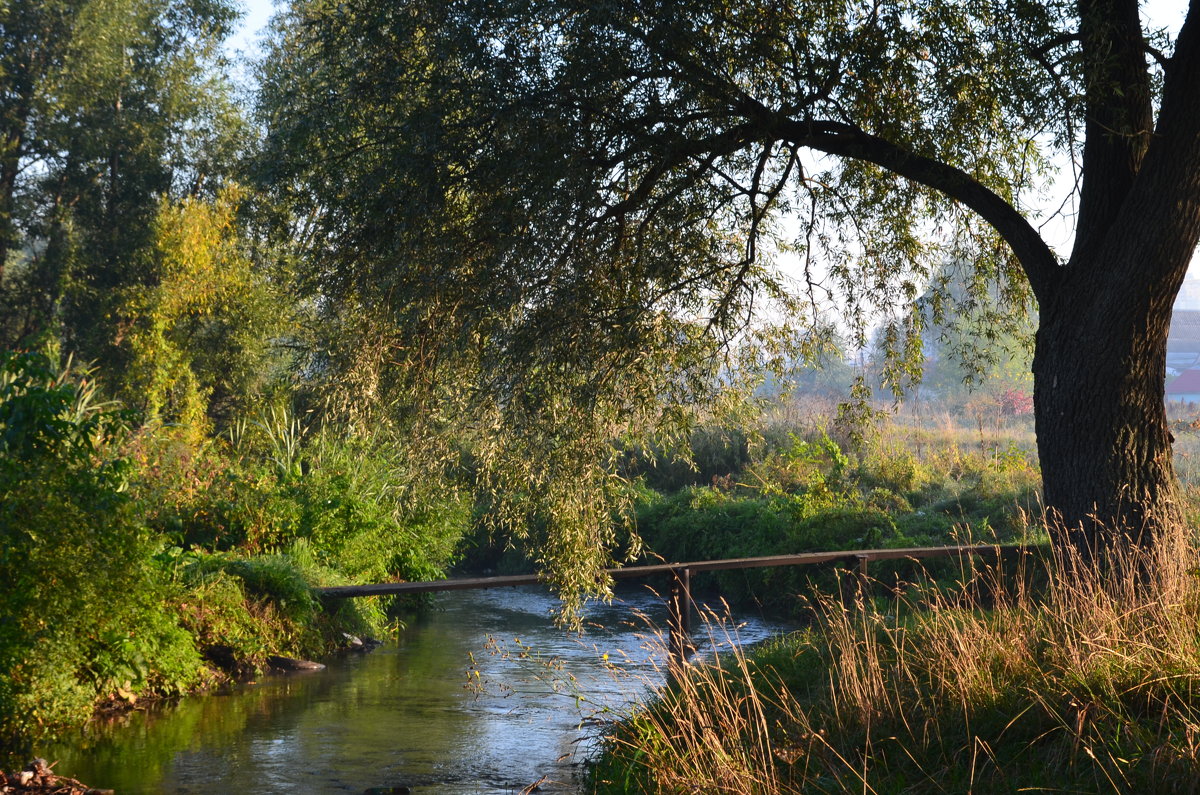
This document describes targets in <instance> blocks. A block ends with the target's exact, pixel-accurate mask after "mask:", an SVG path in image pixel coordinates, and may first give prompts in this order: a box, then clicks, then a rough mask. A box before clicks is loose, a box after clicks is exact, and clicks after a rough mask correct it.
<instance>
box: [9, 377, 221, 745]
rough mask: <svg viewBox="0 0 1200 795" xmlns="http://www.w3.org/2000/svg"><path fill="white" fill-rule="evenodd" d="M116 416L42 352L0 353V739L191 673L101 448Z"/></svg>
mask: <svg viewBox="0 0 1200 795" xmlns="http://www.w3.org/2000/svg"><path fill="white" fill-rule="evenodd" d="M121 419H122V417H121V416H120V415H119V414H117V413H115V412H114V411H112V410H111V407H109V406H105V405H102V404H99V403H97V402H96V400H95V391H94V387H93V386H91V385H90V384H89V383H88V382H86V381H85V380H82V379H76V378H74V377H73V376H72V374H71V373H70V372H69V370H68V371H62V370H59V369H58V368H56V367H54V366H53V364H52V363H51V362H50V360H49V359H48V358H47V357H45V356H43V355H40V354H3V355H0V582H3V583H4V588H3V589H0V740H4V741H7V742H10V743H11V742H16V741H18V740H19V739H20V738H22V737H27V736H30V735H32V734H38V733H47V732H53V731H55V730H57V729H59V728H61V727H64V726H67V725H71V724H76V723H79V722H82V720H84V719H86V717H87V716H88V714H90V710H91V706H92V704H93V702H94V700H95V699H96V698H97V697H98V696H103V695H106V694H113V693H117V692H118V691H123V693H124V696H123V697H127V698H130V699H132V698H136V697H137V696H138V695H139V694H140V693H144V692H147V691H150V690H152V689H159V690H161V689H180V688H185V687H188V686H190V685H191V684H192V683H193V682H194V681H195V680H196V678H197V676H198V673H199V665H198V662H199V659H198V657H197V655H196V651H195V648H194V647H193V646H192V645H191V643H190V639H189V638H188V637H187V636H186V635H185V634H183V633H181V632H179V631H178V627H177V625H175V624H173V623H172V622H171V621H170V619H165V618H163V617H162V616H160V615H159V608H160V604H161V598H162V595H163V591H162V587H163V586H162V583H161V581H160V579H159V578H158V577H157V576H156V570H155V567H154V566H153V565H152V563H151V553H152V551H153V544H152V541H151V539H149V538H148V536H147V534H146V533H145V531H144V528H143V527H142V526H141V525H140V524H139V523H138V521H137V512H136V506H135V504H134V502H133V500H132V499H131V497H130V495H129V493H128V491H127V489H126V475H127V473H128V471H129V466H128V462H127V461H125V460H123V459H121V458H120V457H117V456H114V455H113V453H112V450H113V447H112V445H111V444H110V440H111V438H112V436H113V435H114V434H115V433H116V432H117V431H118V430H119V427H120V421H121Z"/></svg>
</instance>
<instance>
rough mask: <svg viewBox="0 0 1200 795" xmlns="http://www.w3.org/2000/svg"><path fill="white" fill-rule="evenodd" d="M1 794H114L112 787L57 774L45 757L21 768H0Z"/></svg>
mask: <svg viewBox="0 0 1200 795" xmlns="http://www.w3.org/2000/svg"><path fill="white" fill-rule="evenodd" d="M0 795H114V793H113V790H111V789H96V788H94V787H89V786H87V785H86V784H84V783H82V782H80V781H76V780H75V779H73V778H69V777H67V776H60V775H57V774H56V773H55V772H54V771H53V770H51V769H50V766H49V765H48V764H46V760H45V759H41V758H38V759H34V760H33V761H32V762H30V763H29V764H28V765H26V766H25V767H24V768H22V769H21V770H18V771H16V772H14V773H5V772H4V771H3V770H0Z"/></svg>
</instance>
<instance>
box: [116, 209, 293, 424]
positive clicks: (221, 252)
mask: <svg viewBox="0 0 1200 795" xmlns="http://www.w3.org/2000/svg"><path fill="white" fill-rule="evenodd" d="M238 200H239V191H238V189H237V188H236V187H232V186H231V187H227V188H225V189H223V190H222V191H221V192H219V193H218V194H217V196H216V197H215V198H213V199H212V200H211V201H204V200H201V199H197V198H187V199H184V200H183V201H182V202H180V203H172V202H169V201H167V200H165V199H164V200H163V202H162V204H161V205H160V207H159V209H158V214H157V217H156V223H155V225H154V238H153V248H152V249H151V251H149V252H147V254H146V255H145V256H146V260H147V266H146V271H147V273H146V274H145V282H146V283H143V284H137V285H132V286H129V287H127V288H126V289H125V290H124V291H123V292H122V298H121V300H120V302H119V305H118V306H117V308H116V309H115V314H116V316H117V318H118V321H117V322H118V327H119V331H118V334H117V338H116V340H115V343H116V344H118V345H119V346H120V347H121V349H122V351H124V352H125V358H126V364H125V367H124V371H123V372H122V373H120V378H119V382H118V383H119V394H120V395H121V397H122V398H123V399H124V400H125V402H126V403H127V404H128V405H130V406H133V407H136V408H137V409H138V410H139V411H140V412H141V413H142V415H143V417H144V421H146V422H149V423H154V422H167V423H172V424H176V425H179V426H182V427H183V428H186V429H188V430H189V431H190V432H191V434H192V437H193V439H192V441H193V443H198V442H199V440H200V439H202V438H203V437H204V436H205V435H206V431H207V428H208V425H209V423H210V422H211V421H213V420H214V419H215V420H219V421H223V422H222V424H228V423H229V422H230V421H231V420H232V418H233V417H234V416H238V415H242V414H245V413H247V412H249V411H250V410H252V409H253V408H255V407H256V404H258V403H260V401H261V399H262V398H261V394H262V392H263V391H264V388H265V387H266V386H268V382H269V379H270V376H271V371H272V369H273V367H272V364H273V362H272V360H271V345H272V341H273V340H275V339H278V338H279V337H281V336H282V333H283V331H284V330H285V325H284V320H285V318H284V317H283V316H282V315H283V311H285V310H281V307H286V303H285V302H283V301H282V300H281V296H279V295H278V294H277V292H278V291H277V290H275V289H274V288H272V286H271V285H270V284H269V283H268V282H267V281H266V279H265V278H263V276H262V275H261V274H259V273H256V272H255V271H254V269H253V268H252V267H251V264H250V261H249V259H248V258H247V256H246V254H245V252H244V251H242V250H241V243H242V241H240V240H239V231H238V229H237V223H236V218H235V213H236V210H237V203H238Z"/></svg>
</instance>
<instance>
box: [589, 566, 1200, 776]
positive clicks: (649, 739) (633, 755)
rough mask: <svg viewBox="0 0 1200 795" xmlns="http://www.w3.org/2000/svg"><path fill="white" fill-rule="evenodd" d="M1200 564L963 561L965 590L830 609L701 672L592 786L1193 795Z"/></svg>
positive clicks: (616, 745)
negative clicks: (989, 564) (1004, 566)
mask: <svg viewBox="0 0 1200 795" xmlns="http://www.w3.org/2000/svg"><path fill="white" fill-rule="evenodd" d="M1194 559H1195V556H1194V554H1193V550H1192V549H1191V548H1190V547H1186V546H1183V545H1181V544H1179V543H1169V544H1162V545H1160V546H1159V547H1158V548H1156V549H1154V550H1150V551H1124V552H1122V553H1120V554H1119V555H1112V556H1109V558H1108V559H1107V560H1105V561H1102V562H1094V563H1087V562H1084V561H1081V560H1079V559H1078V558H1066V559H1064V558H1061V557H1059V558H1056V559H1048V560H1043V559H1036V558H1032V557H1030V558H1027V559H1025V560H1024V561H1022V562H1020V563H1018V564H1015V568H1012V569H1010V570H1009V571H1001V570H999V569H996V568H985V569H979V570H972V569H969V568H967V567H966V566H964V570H963V576H962V578H961V581H960V582H959V583H958V585H957V586H956V587H954V588H950V589H939V588H936V587H934V586H933V585H932V584H928V583H914V584H911V585H910V587H908V588H907V589H905V591H904V593H902V594H901V595H899V596H896V597H895V598H888V599H878V600H874V601H871V602H868V603H866V604H859V605H856V606H854V607H851V608H847V607H845V606H843V605H842V604H841V603H839V602H837V601H834V600H832V599H818V600H816V602H815V603H814V615H815V616H816V618H815V620H814V622H813V625H812V626H811V627H810V628H809V629H807V630H805V631H803V632H800V633H797V634H795V635H792V636H788V637H786V638H780V639H778V640H776V641H774V642H772V643H770V644H767V645H766V646H765V647H764V648H761V649H759V650H757V651H756V652H754V653H753V654H746V653H745V652H743V651H742V650H741V649H740V648H739V647H738V646H736V644H735V645H733V647H732V648H731V649H729V650H728V651H725V652H723V653H720V654H718V655H716V656H715V657H714V658H710V659H708V660H706V661H702V662H696V663H694V664H692V665H690V666H688V667H687V668H686V669H685V670H684V672H683V674H682V676H681V677H680V679H679V681H678V683H677V684H676V685H675V686H673V687H671V688H670V689H667V690H664V691H662V692H660V693H659V694H658V696H657V698H656V699H655V700H653V701H651V702H649V703H644V704H642V705H640V706H639V707H638V708H636V709H635V710H634V711H632V713H631V714H629V715H628V716H626V718H625V719H624V720H623V721H622V722H621V723H620V724H618V725H617V726H615V727H614V729H613V731H612V732H610V734H609V735H608V737H607V739H606V741H605V747H604V749H603V753H602V754H601V756H600V758H599V759H598V760H597V762H596V763H595V764H594V766H593V769H592V776H591V781H592V786H593V789H594V790H595V791H597V792H660V793H701V792H703V793H710V792H711V793H735V792H736V793H777V792H847V791H850V792H863V793H872V792H1013V791H1017V790H1026V789H1031V790H1034V791H1072V792H1112V791H1116V792H1171V791H1181V792H1190V791H1194V790H1195V789H1196V788H1197V779H1198V777H1197V775H1196V774H1197V773H1198V772H1200V581H1198V579H1197V576H1196V573H1195V566H1194ZM713 631H719V630H713Z"/></svg>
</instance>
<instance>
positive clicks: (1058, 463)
mask: <svg viewBox="0 0 1200 795" xmlns="http://www.w3.org/2000/svg"><path fill="white" fill-rule="evenodd" d="M1096 288H1097V289H1096V290H1095V291H1093V292H1091V293H1090V294H1089V293H1086V292H1085V293H1083V294H1080V293H1076V294H1074V295H1073V296H1071V300H1067V301H1063V302H1060V303H1059V305H1058V306H1050V307H1043V311H1042V316H1041V327H1040V328H1039V330H1038V335H1037V348H1036V355H1035V358H1034V383H1035V385H1036V386H1035V390H1034V412H1035V417H1036V424H1037V439H1038V453H1039V456H1040V458H1041V464H1042V479H1043V484H1044V489H1045V504H1046V507H1047V519H1048V520H1049V526H1050V528H1051V532H1052V533H1054V534H1055V535H1056V539H1057V540H1059V541H1069V542H1070V543H1071V545H1072V546H1074V547H1075V548H1076V549H1077V550H1078V551H1079V552H1080V553H1082V554H1083V555H1084V556H1085V557H1091V556H1092V555H1093V554H1094V553H1096V552H1099V551H1102V550H1104V549H1107V548H1109V547H1111V546H1112V545H1113V543H1114V542H1133V543H1134V544H1136V545H1139V546H1144V545H1146V544H1147V543H1149V542H1150V541H1151V540H1152V539H1154V538H1156V537H1159V536H1160V535H1161V534H1162V533H1163V532H1165V531H1167V530H1169V529H1171V528H1174V527H1176V526H1177V525H1178V522H1179V519H1180V514H1179V508H1178V505H1177V503H1176V500H1175V474H1174V468H1173V465H1172V455H1171V442H1172V438H1171V434H1170V429H1169V428H1168V426H1167V417H1166V409H1165V404H1164V378H1165V375H1166V372H1165V371H1166V347H1167V345H1166V344H1167V331H1168V328H1169V326H1170V320H1171V305H1170V303H1169V302H1166V303H1163V304H1161V305H1159V306H1156V307H1153V308H1143V309H1140V310H1139V309H1138V308H1135V307H1132V306H1130V305H1129V301H1128V299H1129V296H1128V295H1127V294H1126V295H1122V294H1120V293H1117V292H1114V288H1113V287H1112V286H1111V285H1108V286H1107V287H1106V286H1104V285H1097V286H1096Z"/></svg>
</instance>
